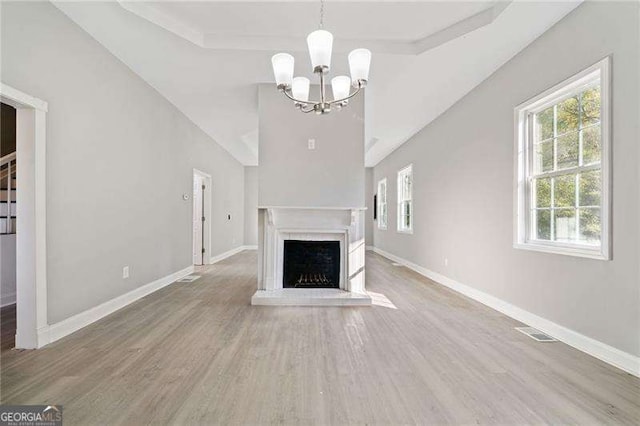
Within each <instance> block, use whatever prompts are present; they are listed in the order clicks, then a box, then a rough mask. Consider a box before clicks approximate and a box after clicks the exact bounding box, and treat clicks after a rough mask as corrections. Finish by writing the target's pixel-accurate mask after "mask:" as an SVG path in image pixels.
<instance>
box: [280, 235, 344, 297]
mask: <svg viewBox="0 0 640 426" xmlns="http://www.w3.org/2000/svg"><path fill="white" fill-rule="evenodd" d="M283 268H284V273H283V280H282V286H283V288H340V241H297V240H285V241H284V261H283Z"/></svg>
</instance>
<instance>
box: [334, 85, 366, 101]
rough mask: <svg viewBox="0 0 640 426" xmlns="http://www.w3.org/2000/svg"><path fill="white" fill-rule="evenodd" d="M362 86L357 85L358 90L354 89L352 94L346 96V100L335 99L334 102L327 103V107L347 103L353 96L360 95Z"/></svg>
mask: <svg viewBox="0 0 640 426" xmlns="http://www.w3.org/2000/svg"><path fill="white" fill-rule="evenodd" d="M362 87H363V86H362V85H361V84H360V83H358V88H357V89H356V91H355V92H353V93H352V94H350V95H349V96H347V97H346V98H342V99H336V100H334V101H331V102H329V105H333V104H339V103H342V102H344V101H348V100H349V99H351V98H353V97H354V96H355V95H357V94H358V93H360V91H361V90H362Z"/></svg>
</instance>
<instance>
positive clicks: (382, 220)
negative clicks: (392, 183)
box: [378, 178, 387, 229]
mask: <svg viewBox="0 0 640 426" xmlns="http://www.w3.org/2000/svg"><path fill="white" fill-rule="evenodd" d="M378 229H387V179H386V178H384V179H382V180H381V181H379V182H378Z"/></svg>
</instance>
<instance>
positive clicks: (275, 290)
mask: <svg viewBox="0 0 640 426" xmlns="http://www.w3.org/2000/svg"><path fill="white" fill-rule="evenodd" d="M365 210H366V208H365V207H293V206H290V207H283V206H261V207H259V209H258V221H259V224H258V225H259V238H258V269H259V271H258V291H257V292H256V293H255V294H254V296H253V297H252V299H251V303H252V304H254V305H332V306H335V305H339V306H351V305H370V304H371V298H370V297H369V295H368V294H367V293H366V290H365V286H364V261H365V242H364V213H365ZM286 240H300V241H339V242H340V288H339V289H326V288H323V289H309V288H305V289H301V288H284V286H283V269H284V267H283V258H284V242H285V241H286Z"/></svg>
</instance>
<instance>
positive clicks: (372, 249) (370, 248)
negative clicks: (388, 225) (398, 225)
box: [365, 246, 376, 251]
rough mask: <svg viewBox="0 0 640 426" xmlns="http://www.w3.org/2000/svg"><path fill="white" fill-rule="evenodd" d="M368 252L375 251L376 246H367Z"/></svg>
mask: <svg viewBox="0 0 640 426" xmlns="http://www.w3.org/2000/svg"><path fill="white" fill-rule="evenodd" d="M365 250H366V251H375V250H376V248H375V247H374V246H365Z"/></svg>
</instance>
